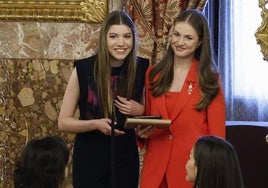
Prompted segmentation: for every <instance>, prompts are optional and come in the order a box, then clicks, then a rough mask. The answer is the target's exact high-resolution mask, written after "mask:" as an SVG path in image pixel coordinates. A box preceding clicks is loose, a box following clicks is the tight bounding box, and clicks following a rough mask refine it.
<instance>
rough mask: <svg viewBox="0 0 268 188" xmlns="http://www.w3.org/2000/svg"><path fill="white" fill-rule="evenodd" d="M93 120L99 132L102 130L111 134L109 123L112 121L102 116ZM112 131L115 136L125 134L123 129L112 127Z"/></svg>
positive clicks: (106, 133)
mask: <svg viewBox="0 0 268 188" xmlns="http://www.w3.org/2000/svg"><path fill="white" fill-rule="evenodd" d="M94 121H96V122H95V123H96V127H97V129H98V130H99V131H100V132H102V133H103V134H105V135H112V127H111V125H110V124H111V122H112V121H111V120H110V119H108V118H102V119H98V120H94ZM115 124H116V123H115ZM114 133H115V136H119V135H123V134H125V132H124V131H120V130H118V129H114Z"/></svg>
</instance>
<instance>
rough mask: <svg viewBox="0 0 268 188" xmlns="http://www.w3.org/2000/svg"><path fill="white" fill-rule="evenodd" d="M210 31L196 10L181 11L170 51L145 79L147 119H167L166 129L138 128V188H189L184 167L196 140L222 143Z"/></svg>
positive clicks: (222, 121) (219, 96) (220, 106)
mask: <svg viewBox="0 0 268 188" xmlns="http://www.w3.org/2000/svg"><path fill="white" fill-rule="evenodd" d="M213 63H214V62H213V56H212V49H211V44H210V31H209V26H208V23H207V20H206V18H205V16H204V15H203V14H202V13H201V12H200V11H198V10H187V11H184V12H182V13H181V14H180V15H179V16H178V17H177V18H176V19H175V21H174V25H173V28H172V33H171V38H170V46H169V47H168V49H167V51H166V54H165V56H164V57H163V59H162V60H161V61H160V62H159V63H156V64H155V65H153V66H151V67H149V68H148V70H147V74H146V81H145V85H146V94H145V95H146V105H145V107H146V109H145V110H146V115H160V116H162V118H163V119H170V120H171V125H170V127H169V129H156V128H155V129H154V128H152V127H146V128H144V127H143V128H142V127H138V128H137V129H136V132H137V134H138V136H139V138H140V139H138V140H140V142H139V144H140V145H144V146H146V153H145V155H144V161H143V169H142V174H141V182H140V187H141V188H167V187H168V188H192V187H193V184H192V183H190V182H187V181H186V178H185V177H186V170H185V164H186V162H187V159H188V156H189V153H190V150H191V148H192V146H193V145H194V143H195V141H196V139H197V138H199V137H200V136H203V135H217V136H219V137H222V138H225V101H224V94H223V91H222V88H221V83H220V79H219V75H218V73H217V71H216V69H214V68H213Z"/></svg>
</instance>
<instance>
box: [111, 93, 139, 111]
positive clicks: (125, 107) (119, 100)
mask: <svg viewBox="0 0 268 188" xmlns="http://www.w3.org/2000/svg"><path fill="white" fill-rule="evenodd" d="M114 105H115V106H116V107H117V108H118V110H119V111H120V112H121V113H122V114H125V115H131V116H138V115H142V114H143V112H144V106H143V105H142V104H140V103H138V102H136V101H134V100H132V99H131V100H127V98H125V97H120V96H117V97H116V99H115V100H114Z"/></svg>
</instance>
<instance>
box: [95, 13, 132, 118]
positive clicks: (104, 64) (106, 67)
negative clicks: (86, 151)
mask: <svg viewBox="0 0 268 188" xmlns="http://www.w3.org/2000/svg"><path fill="white" fill-rule="evenodd" d="M112 25H126V26H127V27H129V28H130V29H131V32H132V36H133V48H132V50H131V52H130V53H129V54H128V56H127V57H126V59H125V63H127V65H126V66H127V72H128V73H129V74H127V79H126V96H125V97H127V98H131V97H132V93H133V88H134V82H135V77H136V66H137V65H136V54H137V53H136V52H137V39H136V36H137V34H136V33H137V32H136V28H135V25H134V23H133V21H132V19H131V18H130V17H129V15H128V14H127V13H126V12H125V11H123V10H116V11H113V12H111V13H110V14H108V15H107V16H106V18H105V20H104V21H103V23H102V25H101V30H100V36H99V45H98V48H99V49H98V52H97V59H96V62H95V67H94V75H95V81H96V87H97V92H98V97H99V103H100V106H101V109H102V112H103V115H104V117H109V116H110V115H111V112H112V103H113V98H112V91H111V84H110V77H111V69H112V63H111V55H110V54H109V52H108V49H107V33H108V31H109V29H110V27H111V26H112Z"/></svg>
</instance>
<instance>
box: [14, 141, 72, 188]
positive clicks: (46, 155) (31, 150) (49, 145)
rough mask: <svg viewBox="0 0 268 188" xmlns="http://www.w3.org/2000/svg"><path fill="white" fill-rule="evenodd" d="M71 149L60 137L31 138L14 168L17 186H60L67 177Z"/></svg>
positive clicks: (20, 187) (22, 187)
mask: <svg viewBox="0 0 268 188" xmlns="http://www.w3.org/2000/svg"><path fill="white" fill-rule="evenodd" d="M68 160H69V149H68V147H67V145H66V143H65V142H64V141H63V140H62V139H61V138H59V137H56V136H46V137H44V138H40V139H33V140H31V141H30V142H29V143H28V144H27V145H26V146H25V148H24V150H23V151H22V153H21V156H20V160H19V161H18V162H17V166H16V168H15V170H14V187H15V188H59V187H60V186H61V184H62V183H63V180H64V178H65V167H66V165H67V163H68Z"/></svg>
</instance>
